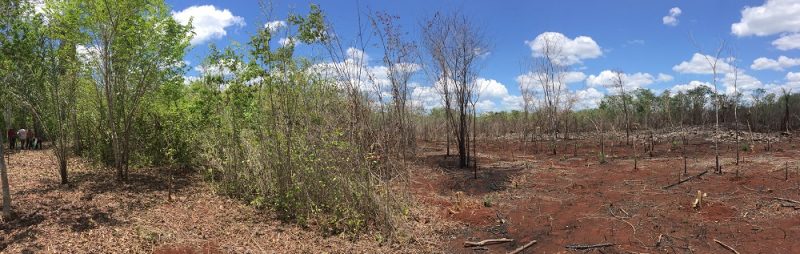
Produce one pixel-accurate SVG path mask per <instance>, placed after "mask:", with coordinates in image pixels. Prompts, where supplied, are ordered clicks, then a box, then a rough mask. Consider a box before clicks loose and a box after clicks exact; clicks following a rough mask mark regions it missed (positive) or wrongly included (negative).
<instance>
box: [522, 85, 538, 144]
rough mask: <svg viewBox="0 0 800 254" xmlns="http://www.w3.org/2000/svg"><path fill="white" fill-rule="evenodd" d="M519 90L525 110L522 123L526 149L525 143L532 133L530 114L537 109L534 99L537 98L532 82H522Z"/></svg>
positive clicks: (523, 141) (523, 140)
mask: <svg viewBox="0 0 800 254" xmlns="http://www.w3.org/2000/svg"><path fill="white" fill-rule="evenodd" d="M519 91H520V94H521V95H522V110H523V123H522V147H523V149H525V144H526V142H527V141H528V135H529V134H530V129H529V126H530V125H529V122H530V114H531V112H533V111H534V109H535V104H534V100H535V98H536V92H535V90H534V89H533V87H532V86H531V84H526V83H520V84H519Z"/></svg>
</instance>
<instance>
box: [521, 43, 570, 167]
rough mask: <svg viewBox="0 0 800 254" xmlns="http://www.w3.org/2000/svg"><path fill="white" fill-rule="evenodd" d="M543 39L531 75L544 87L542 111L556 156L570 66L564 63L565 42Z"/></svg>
mask: <svg viewBox="0 0 800 254" xmlns="http://www.w3.org/2000/svg"><path fill="white" fill-rule="evenodd" d="M541 39H542V43H543V45H542V48H541V52H540V53H541V55H540V57H538V58H537V59H536V61H535V64H534V70H533V71H532V72H531V73H530V74H532V76H533V79H534V81H535V82H536V83H538V84H539V85H540V86H541V87H542V101H541V104H542V105H541V107H540V108H541V110H544V112H545V114H546V115H547V118H548V120H549V122H550V123H549V126H548V128H549V131H550V133H551V135H552V136H551V140H550V146H551V147H550V148H551V149H552V152H553V155H555V154H556V153H557V152H556V147H557V142H558V125H559V123H560V113H561V110H562V106H563V105H564V104H565V103H564V101H563V99H564V98H563V96H562V95H563V93H564V91H565V89H566V83H565V81H564V79H565V76H566V74H567V71H568V69H569V66H567V65H565V64H563V63H562V61H561V60H560V59H561V58H563V51H564V49H563V43H564V42H563V41H561V40H559V38H558V37H555V36H548V35H544V36H542V37H541Z"/></svg>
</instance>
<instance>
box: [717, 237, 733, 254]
mask: <svg viewBox="0 0 800 254" xmlns="http://www.w3.org/2000/svg"><path fill="white" fill-rule="evenodd" d="M714 242H716V243H717V244H719V245H721V246H722V247H723V248H725V249H728V250H729V251H731V252H733V253H735V254H739V252H738V251H736V250H735V249H734V248H733V247H731V246H728V245H727V244H725V243H723V242H720V241H719V240H717V239H714Z"/></svg>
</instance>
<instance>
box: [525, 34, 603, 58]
mask: <svg viewBox="0 0 800 254" xmlns="http://www.w3.org/2000/svg"><path fill="white" fill-rule="evenodd" d="M548 41H549V42H552V43H555V45H558V46H560V47H561V48H560V52H559V53H558V54H557V55H556V56H555V59H554V61H555V62H556V63H558V64H563V65H573V64H577V63H581V60H583V59H592V58H597V57H600V56H602V55H603V51H602V50H601V49H600V46H599V45H597V43H596V42H595V41H594V40H593V39H592V37H589V36H578V37H575V39H570V38H569V37H567V36H564V35H563V34H561V33H557V32H544V33H541V34H539V35H538V36H536V38H535V39H533V40H532V41H525V44H527V45H528V46H529V47H530V48H531V51H533V56H534V57H542V56H544V51H545V50H546V45H547V44H546V42H548Z"/></svg>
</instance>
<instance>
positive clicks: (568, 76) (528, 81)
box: [516, 71, 586, 93]
mask: <svg viewBox="0 0 800 254" xmlns="http://www.w3.org/2000/svg"><path fill="white" fill-rule="evenodd" d="M585 79H586V74H584V73H583V72H579V71H570V72H566V73H564V76H563V80H562V81H563V82H564V84H562V86H563V87H566V86H567V85H568V84H573V83H578V82H582V81H583V80H585ZM516 80H517V83H519V86H520V89H531V90H532V91H533V92H534V93H538V92H541V91H542V90H543V88H542V83H541V82H540V78H539V73H537V72H528V73H525V74H522V75H519V76H517V79H516Z"/></svg>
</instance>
